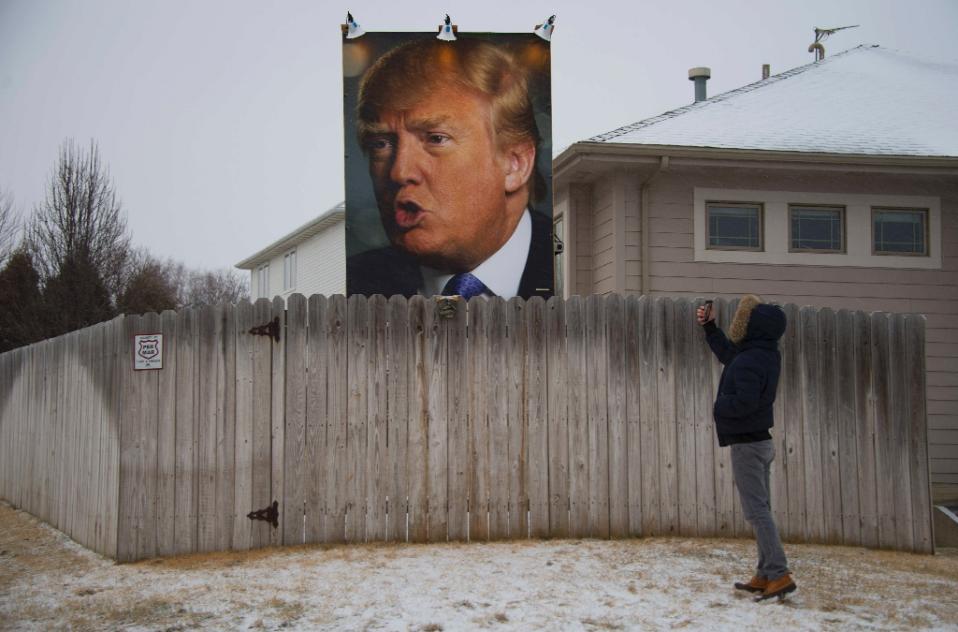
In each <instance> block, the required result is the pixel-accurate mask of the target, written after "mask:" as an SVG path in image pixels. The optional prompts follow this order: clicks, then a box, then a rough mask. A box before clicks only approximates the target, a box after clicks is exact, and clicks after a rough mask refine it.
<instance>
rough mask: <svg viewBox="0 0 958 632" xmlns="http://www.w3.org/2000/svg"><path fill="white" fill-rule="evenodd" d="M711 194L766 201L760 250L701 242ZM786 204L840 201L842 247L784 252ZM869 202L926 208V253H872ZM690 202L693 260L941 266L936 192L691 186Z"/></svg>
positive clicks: (836, 203)
mask: <svg viewBox="0 0 958 632" xmlns="http://www.w3.org/2000/svg"><path fill="white" fill-rule="evenodd" d="M713 200H722V201H725V202H756V201H760V202H762V203H763V204H764V207H765V215H764V220H765V222H764V223H765V226H764V238H765V250H764V251H762V252H755V251H749V250H714V249H709V248H706V237H705V235H706V223H705V203H706V202H707V201H708V202H711V201H713ZM790 204H795V205H798V204H811V205H822V206H844V207H845V252H844V253H820V252H789V247H790V245H791V242H790V240H789V224H790V215H789V212H788V207H789V205H790ZM872 207H892V208H923V209H928V242H927V243H928V256H925V257H916V256H914V255H876V254H873V253H872V244H873V240H872V227H871V226H872ZM692 208H693V213H692V215H693V217H692V220H693V221H692V225H693V230H694V235H693V243H694V257H695V261H708V262H715V263H757V264H772V265H804V266H836V267H862V268H912V269H924V270H940V269H941V267H942V247H941V198H940V197H928V196H918V195H877V194H875V195H873V194H853V193H837V194H836V193H815V192H813V193H809V192H804V191H768V190H755V189H716V188H706V187H694V196H693V207H692Z"/></svg>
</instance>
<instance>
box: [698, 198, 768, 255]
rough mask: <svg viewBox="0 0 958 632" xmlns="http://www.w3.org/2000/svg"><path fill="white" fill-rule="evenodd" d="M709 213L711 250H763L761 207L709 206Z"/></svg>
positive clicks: (709, 242) (709, 243)
mask: <svg viewBox="0 0 958 632" xmlns="http://www.w3.org/2000/svg"><path fill="white" fill-rule="evenodd" d="M707 213H708V245H709V247H710V248H749V249H752V250H759V249H761V247H762V237H761V207H759V206H747V205H741V206H730V205H722V204H709V205H707Z"/></svg>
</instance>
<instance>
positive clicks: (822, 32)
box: [808, 24, 860, 61]
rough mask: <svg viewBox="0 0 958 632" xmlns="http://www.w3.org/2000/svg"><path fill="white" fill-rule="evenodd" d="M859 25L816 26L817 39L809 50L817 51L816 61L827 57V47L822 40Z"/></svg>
mask: <svg viewBox="0 0 958 632" xmlns="http://www.w3.org/2000/svg"><path fill="white" fill-rule="evenodd" d="M858 26H860V25H859V24H852V25H851V26H839V27H836V28H833V29H820V28H818V27H817V26H816V27H815V41H814V42H812V43H811V45H809V47H808V52H810V53H815V61H821V60H823V59H825V47H824V46H823V45H822V42H823V41H825V40H826V39H828V36H829V35H834V34H835V33H837V32H839V31H844V30H845V29H854V28H857V27H858Z"/></svg>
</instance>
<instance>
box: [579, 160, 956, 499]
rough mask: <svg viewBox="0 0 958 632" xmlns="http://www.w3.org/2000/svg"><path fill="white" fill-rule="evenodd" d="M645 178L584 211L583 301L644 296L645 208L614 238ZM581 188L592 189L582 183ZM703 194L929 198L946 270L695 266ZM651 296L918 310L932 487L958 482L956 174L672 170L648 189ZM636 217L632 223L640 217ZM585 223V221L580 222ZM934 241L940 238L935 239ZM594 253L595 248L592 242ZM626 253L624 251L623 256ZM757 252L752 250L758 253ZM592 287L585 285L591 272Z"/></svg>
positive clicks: (600, 185)
mask: <svg viewBox="0 0 958 632" xmlns="http://www.w3.org/2000/svg"><path fill="white" fill-rule="evenodd" d="M643 177H645V176H643V175H642V174H635V175H632V176H626V177H621V176H615V175H611V176H605V177H603V178H600V179H597V180H596V183H595V185H594V188H593V195H592V200H591V202H590V201H588V200H581V201H580V204H579V212H580V213H583V214H585V215H586V216H590V218H591V219H590V221H591V226H592V227H593V229H594V230H595V231H596V233H595V234H593V235H592V236H591V242H590V240H589V239H588V236H587V235H583V234H580V239H579V243H578V245H579V247H580V252H578V256H577V262H578V264H579V266H580V267H579V270H578V278H579V279H580V283H579V285H578V287H577V288H576V289H577V291H578V293H580V294H591V293H606V292H625V293H632V292H638V291H641V288H642V285H641V281H642V279H641V260H642V256H641V247H640V246H639V247H637V246H636V245H634V242H635V241H640V236H641V233H640V232H638V231H636V230H634V229H633V230H629V229H630V228H633V227H634V226H635V225H639V226H641V209H640V207H639V205H638V204H631V205H630V204H626V205H625V208H626V209H628V211H627V217H626V229H627V230H626V245H625V246H624V247H623V248H621V249H616V248H614V247H613V248H612V249H611V251H610V249H609V247H608V244H610V243H611V244H614V243H615V240H614V238H613V237H611V236H610V235H608V230H609V226H610V224H611V220H610V218H609V216H610V214H611V210H610V208H611V207H612V206H613V204H612V203H611V202H610V200H613V199H615V197H616V196H617V195H619V196H622V198H623V199H624V200H628V199H630V195H632V194H630V191H632V192H636V193H634V195H635V196H636V197H638V193H637V191H638V185H639V184H640V182H641V179H642V178H643ZM576 186H577V187H579V189H580V190H582V191H587V190H588V185H585V184H579V185H576ZM696 188H715V189H747V190H763V191H787V192H796V193H826V194H833V195H834V203H836V204H841V203H843V198H842V196H843V195H887V196H922V197H934V198H938V199H940V211H941V212H940V221H941V232H940V248H941V267H940V269H924V270H922V269H906V268H900V267H899V268H891V267H883V268H876V267H851V266H848V267H843V266H819V265H781V264H778V265H776V264H763V263H755V262H750V263H731V262H709V261H696V259H695V249H694V237H695V235H694V221H693V220H694V212H693V209H694V201H695V189H696ZM648 201H649V220H648V228H649V236H648V245H649V253H648V288H646V293H647V294H652V295H664V294H668V295H673V296H722V297H734V296H738V295H740V294H743V293H747V292H752V293H757V294H761V295H762V296H763V297H764V298H766V299H768V300H771V301H776V302H789V303H796V304H798V305H815V306H820V307H831V308H833V309H841V308H845V309H855V310H868V311H888V312H915V313H920V314H924V315H925V317H926V319H927V321H926V322H927V339H926V340H927V344H926V356H927V369H928V382H927V383H928V387H927V395H928V427H929V443H930V458H931V473H932V480H933V482H935V483H938V484H949V483H950V484H958V179H956V178H955V177H954V176H946V175H942V176H935V175H903V174H893V173H847V172H842V171H837V170H836V171H820V170H819V171H805V170H797V169H787V170H786V169H746V168H741V167H735V168H724V167H708V168H705V167H673V168H672V169H669V170H667V171H663V172H661V173H659V174H658V175H657V176H656V177H655V178H654V179H653V180H652V181H651V183H650V184H649V187H648ZM632 212H634V213H635V214H636V217H635V218H634V219H633V218H632V217H631V213H632ZM580 223H586V222H582V221H581V218H580ZM932 239H934V235H933V236H932ZM590 243H591V244H592V250H591V252H590V251H589V248H588V246H589V244H590ZM620 253H621V254H620ZM750 254H751V253H750ZM610 257H611V258H613V259H615V258H621V259H622V261H624V263H625V269H626V274H625V281H624V283H621V284H615V283H612V282H610V279H611V278H612V275H610V273H609V270H610V269H611V267H612V266H611V264H610V263H609V259H610ZM590 260H591V263H592V268H591V273H592V276H593V279H594V281H593V282H592V283H591V284H588V283H583V282H581V281H582V280H583V279H584V278H585V277H587V275H588V273H589V272H590V270H587V269H583V268H584V267H585V266H584V264H585V263H586V262H589V261H590Z"/></svg>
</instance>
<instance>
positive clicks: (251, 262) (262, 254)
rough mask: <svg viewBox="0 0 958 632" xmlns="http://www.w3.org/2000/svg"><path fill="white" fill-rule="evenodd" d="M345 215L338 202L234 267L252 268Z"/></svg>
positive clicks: (241, 268)
mask: <svg viewBox="0 0 958 632" xmlns="http://www.w3.org/2000/svg"><path fill="white" fill-rule="evenodd" d="M344 217H345V208H344V207H343V205H342V204H338V205H336V206H334V207H333V208H331V209H328V210H327V211H325V212H324V213H323V214H322V215H320V216H319V217H316V218H314V219H311V220H309V221H308V222H306V223H305V224H303V225H302V226H299V227H298V228H296V229H294V230H293V231H292V232H290V233H288V234H286V235H284V236H283V237H280V238H279V239H277V240H276V241H274V242H273V243H271V244H270V245H268V246H266V247H265V248H263V249H262V250H260V251H259V252H257V253H256V254H254V255H250V256H249V257H247V258H245V259H243V260H242V261H240V262H239V263H237V264H236V265H235V266H234V267H236V268H239V269H240V270H252V269H253V268H255V267H256V266H257V265H258V264H260V263H262V262H263V261H269V260H270V259H272V258H273V257H275V256H276V255H277V254H279V253H281V252H282V251H283V250H286V249H289V248H292V247H294V246H297V245H299V244H300V243H302V242H303V241H305V240H306V239H307V238H308V237H311V236H312V235H315V234H316V233H318V232H320V231H321V230H325V229H326V228H328V227H329V226H332V225H333V224H335V223H336V222H337V221H340V220H341V219H343V218H344Z"/></svg>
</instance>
